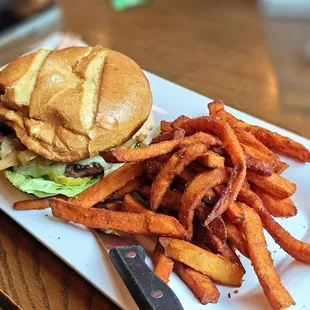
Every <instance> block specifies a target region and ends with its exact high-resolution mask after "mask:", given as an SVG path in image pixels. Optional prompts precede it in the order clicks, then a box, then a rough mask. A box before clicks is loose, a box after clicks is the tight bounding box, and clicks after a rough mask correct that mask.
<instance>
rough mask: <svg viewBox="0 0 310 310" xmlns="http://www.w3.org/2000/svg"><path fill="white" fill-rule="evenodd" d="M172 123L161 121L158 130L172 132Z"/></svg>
mask: <svg viewBox="0 0 310 310" xmlns="http://www.w3.org/2000/svg"><path fill="white" fill-rule="evenodd" d="M171 123H172V122H167V121H161V122H160V130H161V131H172V130H173V128H172V127H171Z"/></svg>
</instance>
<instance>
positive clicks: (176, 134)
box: [152, 128, 185, 144]
mask: <svg viewBox="0 0 310 310" xmlns="http://www.w3.org/2000/svg"><path fill="white" fill-rule="evenodd" d="M184 136H185V131H184V129H181V128H177V129H174V130H173V131H163V132H161V133H160V134H159V135H158V136H156V137H155V138H153V139H152V144H153V143H159V142H162V141H168V140H177V139H182V138H183V137H184Z"/></svg>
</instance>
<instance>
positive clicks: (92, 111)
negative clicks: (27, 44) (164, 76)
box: [0, 47, 152, 162]
mask: <svg viewBox="0 0 310 310" xmlns="http://www.w3.org/2000/svg"><path fill="white" fill-rule="evenodd" d="M0 89H1V90H0V93H2V94H3V95H1V96H0V120H1V121H2V122H4V123H6V124H8V125H9V126H11V127H12V128H13V129H14V130H15V132H16V135H17V137H18V138H19V139H20V140H21V142H22V143H23V144H24V145H25V146H27V148H28V149H29V150H32V151H34V152H36V153H38V154H39V155H41V156H43V157H44V158H47V159H51V160H54V161H60V162H72V161H78V160H81V159H84V158H88V157H92V156H94V155H97V154H98V153H99V152H100V151H104V150H107V149H110V148H113V147H117V146H119V145H121V144H123V143H124V142H126V141H127V140H128V139H130V138H131V136H132V135H133V134H134V133H135V132H136V131H138V130H139V128H140V127H141V126H142V125H143V123H144V122H145V121H146V119H147V118H148V116H149V113H150V109H151V105H152V94H151V90H150V85H149V82H148V80H147V79H146V77H145V75H144V74H143V72H142V70H141V68H140V67H139V66H138V65H137V64H136V63H135V62H134V61H133V60H132V59H130V58H129V57H127V56H125V55H123V54H120V53H118V52H115V51H112V50H109V49H105V48H102V47H70V48H66V49H63V50H57V51H48V50H44V49H40V50H38V51H36V52H34V53H32V54H29V55H26V56H22V57H20V58H18V59H16V60H15V61H13V62H12V63H10V64H9V65H8V66H7V67H6V68H5V69H4V70H2V71H1V72H0Z"/></svg>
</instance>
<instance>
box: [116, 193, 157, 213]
mask: <svg viewBox="0 0 310 310" xmlns="http://www.w3.org/2000/svg"><path fill="white" fill-rule="evenodd" d="M122 211H123V212H129V213H142V214H146V215H154V214H156V213H154V212H152V211H151V210H148V209H147V208H145V207H144V206H143V205H142V204H141V203H140V202H138V201H137V200H135V199H134V198H133V197H132V196H131V195H129V194H127V195H126V196H125V197H124V200H123V204H122Z"/></svg>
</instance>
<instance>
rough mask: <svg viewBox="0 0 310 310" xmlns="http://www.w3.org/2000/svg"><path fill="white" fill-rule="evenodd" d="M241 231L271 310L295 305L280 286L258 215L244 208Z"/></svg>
mask: <svg viewBox="0 0 310 310" xmlns="http://www.w3.org/2000/svg"><path fill="white" fill-rule="evenodd" d="M245 214H246V216H245V220H244V222H243V231H244V235H245V237H246V240H247V245H248V249H249V255H250V259H251V261H252V264H253V267H254V270H255V273H256V275H257V277H258V280H259V282H260V284H261V286H262V288H263V290H264V293H265V295H266V297H267V298H268V300H269V303H270V305H271V307H272V308H273V309H286V308H288V307H290V306H291V305H294V304H295V301H294V299H293V298H292V297H291V295H290V294H289V292H288V291H287V290H286V289H285V287H284V286H283V285H282V283H281V280H280V277H279V275H278V274H277V272H276V270H275V268H274V266H273V263H272V259H271V256H270V252H269V251H268V249H267V244H266V240H265V236H264V233H263V225H262V222H261V219H260V218H259V215H258V214H257V213H256V212H255V211H254V210H253V209H251V208H249V207H248V208H246V212H245Z"/></svg>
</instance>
